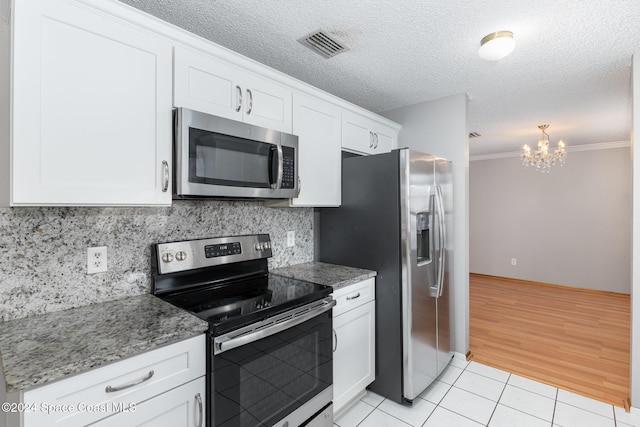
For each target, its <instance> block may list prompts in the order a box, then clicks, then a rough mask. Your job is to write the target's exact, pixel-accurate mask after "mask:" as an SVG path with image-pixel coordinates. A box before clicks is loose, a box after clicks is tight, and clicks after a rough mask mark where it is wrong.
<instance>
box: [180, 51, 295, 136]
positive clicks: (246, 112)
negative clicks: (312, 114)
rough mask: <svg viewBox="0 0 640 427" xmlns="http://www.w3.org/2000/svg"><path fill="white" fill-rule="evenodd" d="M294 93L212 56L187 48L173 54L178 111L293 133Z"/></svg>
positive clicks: (267, 79)
mask: <svg viewBox="0 0 640 427" xmlns="http://www.w3.org/2000/svg"><path fill="white" fill-rule="evenodd" d="M291 96H292V89H291V88H289V87H287V86H285V85H281V84H279V83H277V82H275V81H273V80H271V79H269V78H267V77H262V76H260V75H258V74H256V73H253V72H250V71H248V70H245V69H243V68H241V67H238V66H236V65H234V64H232V63H231V62H228V61H225V60H223V59H221V58H218V57H216V56H213V55H207V54H205V53H201V52H198V51H195V50H192V49H189V48H186V47H180V46H178V47H176V48H175V51H174V93H173V102H174V105H175V106H176V107H185V108H190V109H192V110H197V111H200V112H203V113H209V114H212V115H215V116H221V117H226V118H229V119H233V120H238V121H244V122H246V123H251V124H254V125H256V126H262V127H266V128H269V129H274V130H278V131H282V132H286V133H291V131H292V125H291V121H292V117H291V102H292V100H291Z"/></svg>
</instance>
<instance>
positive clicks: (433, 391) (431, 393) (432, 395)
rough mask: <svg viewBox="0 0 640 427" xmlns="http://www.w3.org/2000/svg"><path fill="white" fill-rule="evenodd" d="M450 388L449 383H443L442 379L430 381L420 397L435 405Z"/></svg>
mask: <svg viewBox="0 0 640 427" xmlns="http://www.w3.org/2000/svg"><path fill="white" fill-rule="evenodd" d="M450 388H451V384H447V383H443V382H442V381H437V380H436V381H434V382H432V383H431V385H430V386H429V387H427V389H426V390H425V391H423V392H422V393H421V394H420V396H418V397H419V398H421V399H424V400H428V401H429V402H431V403H435V404H436V405H437V404H438V403H440V401H441V400H442V398H443V397H444V395H445V394H447V392H448V391H449V389H450Z"/></svg>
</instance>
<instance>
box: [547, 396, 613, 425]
mask: <svg viewBox="0 0 640 427" xmlns="http://www.w3.org/2000/svg"><path fill="white" fill-rule="evenodd" d="M553 423H554V425H558V426H561V427H615V425H616V423H615V421H614V420H613V419H611V418H607V417H604V416H602V415H598V414H596V413H593V412H590V411H587V410H586V409H582V408H577V407H575V406H571V405H568V404H566V403H563V402H560V401H558V402H556V410H555V413H554V415H553Z"/></svg>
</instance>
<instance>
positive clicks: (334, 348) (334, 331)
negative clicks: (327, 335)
mask: <svg viewBox="0 0 640 427" xmlns="http://www.w3.org/2000/svg"><path fill="white" fill-rule="evenodd" d="M333 338H334V344H333V352H334V353H335V352H336V350H337V349H338V333H337V332H336V330H335V329H334V330H333Z"/></svg>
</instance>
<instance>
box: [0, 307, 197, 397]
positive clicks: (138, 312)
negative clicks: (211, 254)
mask: <svg viewBox="0 0 640 427" xmlns="http://www.w3.org/2000/svg"><path fill="white" fill-rule="evenodd" d="M0 325H1V326H0V356H1V359H2V360H1V361H2V368H3V369H4V378H5V381H6V388H7V393H12V392H18V391H26V390H28V389H30V388H32V387H35V386H40V385H43V384H45V383H48V382H50V381H54V380H58V379H62V378H63V377H65V376H67V375H71V374H76V373H81V372H84V371H88V370H90V369H92V368H96V367H99V366H102V365H104V364H107V363H109V362H114V361H118V360H120V359H123V358H127V357H131V356H135V355H137V354H140V353H143V352H145V351H149V350H153V349H154V348H157V347H160V346H164V345H168V344H172V343H175V342H178V341H181V340H184V339H187V338H191V337H194V336H197V335H199V334H201V333H203V332H204V331H206V330H207V328H208V324H207V322H206V321H204V320H201V319H199V318H197V317H195V316H193V315H191V314H189V313H187V312H186V311H184V310H181V309H179V308H177V307H174V306H173V305H171V304H169V303H167V302H164V301H162V300H161V299H159V298H157V297H154V296H153V295H149V294H146V295H139V296H134V297H128V298H124V299H119V300H115V301H109V302H105V303H101V304H93V305H88V306H84V307H78V308H72V309H69V310H64V311H57V312H53V313H48V314H43V315H41V316H33V317H26V318H23V319H17V320H10V321H7V322H3V323H1V324H0Z"/></svg>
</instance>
